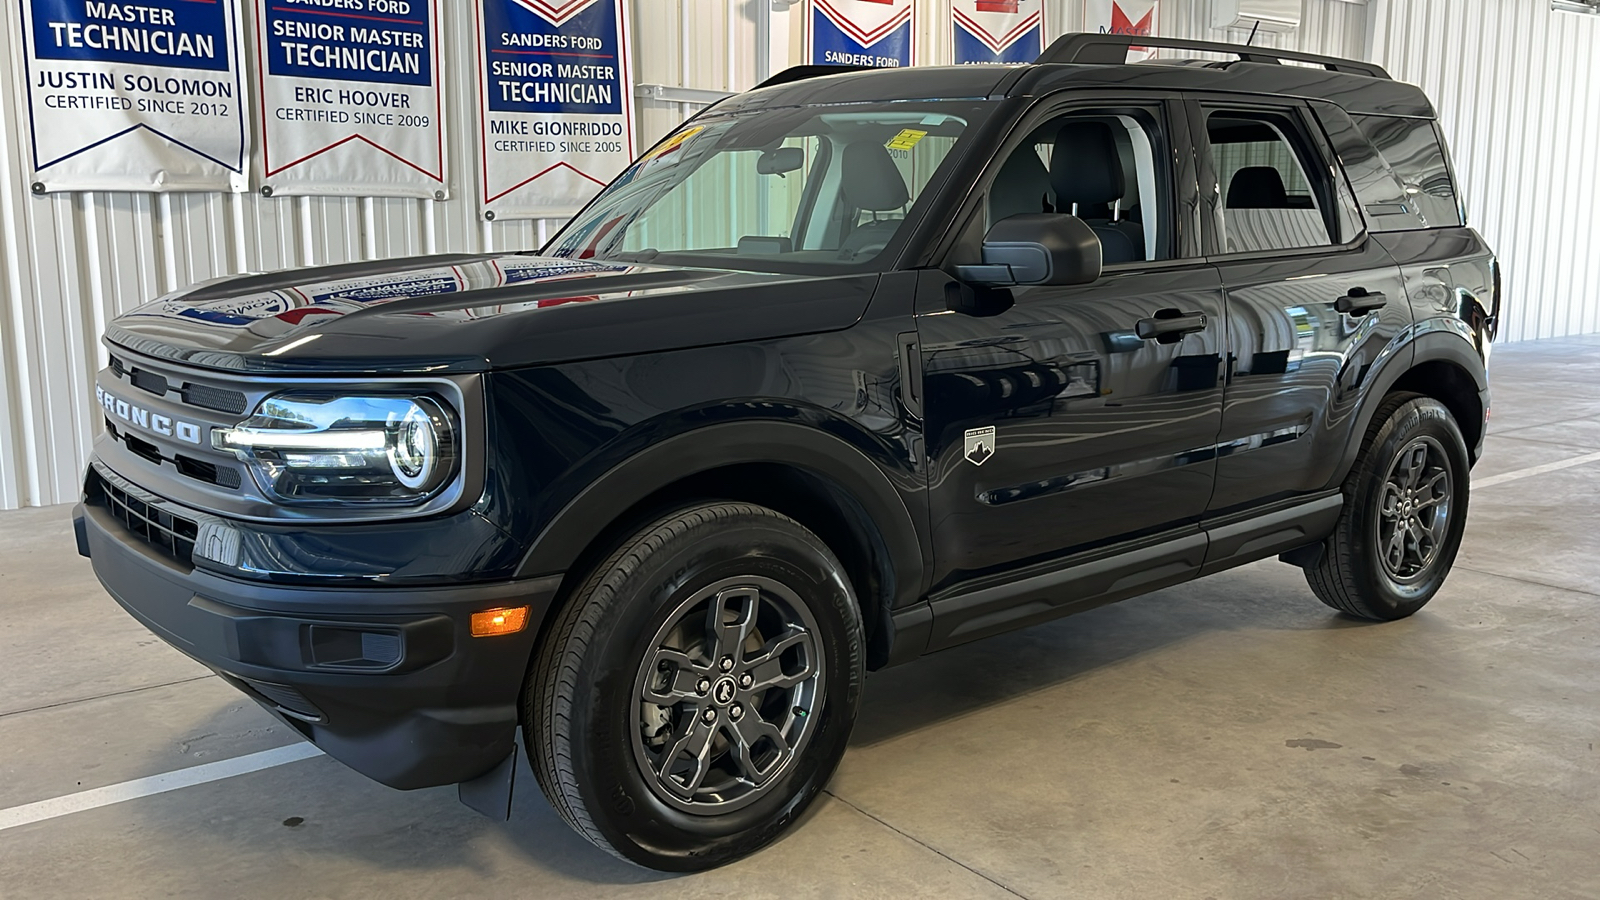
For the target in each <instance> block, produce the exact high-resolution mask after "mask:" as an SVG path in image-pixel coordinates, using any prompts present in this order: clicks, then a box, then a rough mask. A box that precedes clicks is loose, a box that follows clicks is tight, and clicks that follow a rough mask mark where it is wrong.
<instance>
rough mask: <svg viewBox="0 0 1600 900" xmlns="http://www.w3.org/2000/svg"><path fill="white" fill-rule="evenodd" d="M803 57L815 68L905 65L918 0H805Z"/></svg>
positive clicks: (912, 46)
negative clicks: (804, 46) (804, 54)
mask: <svg viewBox="0 0 1600 900" xmlns="http://www.w3.org/2000/svg"><path fill="white" fill-rule="evenodd" d="M807 6H808V7H809V9H807V10H806V59H808V60H810V61H811V64H812V65H817V66H877V67H879V68H889V67H893V66H909V65H911V64H912V63H913V62H915V61H916V56H917V54H916V43H917V0H807Z"/></svg>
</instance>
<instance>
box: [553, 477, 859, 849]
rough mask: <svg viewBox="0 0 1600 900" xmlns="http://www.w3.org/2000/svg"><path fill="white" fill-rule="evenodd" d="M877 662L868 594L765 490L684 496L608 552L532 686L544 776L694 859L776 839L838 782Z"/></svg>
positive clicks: (588, 814) (570, 806)
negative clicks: (768, 500)
mask: <svg viewBox="0 0 1600 900" xmlns="http://www.w3.org/2000/svg"><path fill="white" fill-rule="evenodd" d="M863 675H864V664H863V653H862V641H861V626H860V618H859V613H858V610H857V607H856V602H855V598H854V596H853V594H852V592H851V589H850V585H849V583H848V581H847V580H846V579H845V577H844V574H843V570H842V568H841V566H840V565H839V562H838V560H837V559H836V558H835V557H834V555H833V554H832V553H831V552H830V551H829V550H828V548H827V547H826V546H825V545H824V544H823V543H822V542H821V541H820V540H819V539H818V538H817V537H816V536H815V535H813V534H811V532H809V531H807V530H806V529H805V528H803V527H802V526H800V525H799V524H798V523H796V522H794V521H793V520H791V519H789V518H787V517H784V516H782V515H780V514H779V513H776V512H773V511H772V510H769V509H765V508H763V507H759V506H752V505H747V504H735V503H723V504H715V505H706V506H701V507H697V508H693V509H688V510H684V511H682V512H679V513H675V514H673V515H672V516H669V517H667V518H665V519H662V520H661V521H659V522H657V523H655V524H654V525H651V526H650V527H649V528H646V529H644V530H642V531H640V532H639V533H638V534H636V535H634V536H633V537H631V538H629V539H628V540H627V541H625V542H624V543H623V545H622V546H621V548H619V549H618V550H617V551H616V552H615V553H614V554H612V556H611V557H610V558H609V559H607V560H606V561H605V562H603V563H602V564H601V565H600V566H598V567H597V568H596V569H595V571H594V572H593V573H592V574H591V575H590V576H589V577H588V579H587V580H586V581H585V583H584V584H583V586H582V587H581V588H580V589H579V591H578V593H577V594H576V595H575V596H574V597H573V598H572V600H571V602H570V603H568V605H567V606H566V607H565V609H564V610H563V611H562V613H561V614H560V615H559V617H558V618H557V620H556V622H555V623H554V624H553V626H552V628H551V630H550V632H549V636H548V637H547V639H546V640H545V642H544V644H543V646H542V647H541V650H540V653H539V655H538V658H537V660H536V661H535V664H534V667H533V669H532V671H531V672H530V673H529V685H528V690H527V691H526V692H525V698H526V699H525V706H524V710H523V727H524V731H525V733H526V735H527V738H528V746H529V748H530V755H531V756H532V758H533V764H534V771H535V775H536V776H537V777H538V780H539V784H540V786H541V787H542V788H543V789H544V792H545V795H546V796H547V797H549V798H550V801H551V803H552V804H554V806H555V807H556V809H557V810H558V811H559V812H560V813H561V815H562V816H563V817H564V818H565V819H566V820H567V822H568V823H569V824H571V825H572V826H573V827H574V828H575V829H577V830H578V831H579V832H580V833H581V834H583V835H584V836H585V837H587V838H589V839H590V840H591V841H593V842H594V843H595V844H597V845H599V846H600V847H602V848H603V849H606V850H608V851H610V852H612V853H614V854H616V855H618V856H621V857H623V858H624V859H628V860H631V861H633V862H636V863H639V864H641V865H645V866H650V867H652V868H657V869H664V870H672V871H692V870H697V869H705V868H710V867H712V866H717V865H721V864H723V863H726V862H730V861H732V860H735V859H738V858H739V857H741V856H744V855H746V854H748V853H751V852H753V851H754V850H757V849H759V848H760V847H762V846H763V845H765V844H767V843H768V842H770V841H772V840H773V839H774V838H776V837H777V836H778V835H780V834H781V833H782V832H783V831H784V829H785V828H787V827H788V826H789V825H790V824H791V823H792V822H793V821H794V819H795V818H796V817H797V816H798V815H799V814H800V813H801V811H803V810H804V809H805V807H806V806H807V805H808V804H809V803H810V802H811V801H812V800H813V799H814V798H815V797H816V795H817V793H818V792H820V791H821V790H822V787H823V786H824V785H825V784H826V783H827V781H828V778H829V777H830V776H831V775H832V774H833V770H834V768H835V767H836V766H837V765H838V762H839V758H840V757H841V756H842V755H843V753H844V747H845V742H846V740H847V739H848V737H849V734H850V730H851V727H852V726H853V724H854V721H855V715H856V709H857V706H858V705H859V700H860V695H861V683H862V679H863Z"/></svg>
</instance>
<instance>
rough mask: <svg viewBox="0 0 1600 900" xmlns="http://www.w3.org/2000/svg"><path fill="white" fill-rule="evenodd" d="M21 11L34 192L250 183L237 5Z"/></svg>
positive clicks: (191, 0)
mask: <svg viewBox="0 0 1600 900" xmlns="http://www.w3.org/2000/svg"><path fill="white" fill-rule="evenodd" d="M21 6H22V34H23V44H24V45H25V46H24V48H23V50H24V52H23V67H24V77H25V78H26V79H27V89H28V112H29V118H30V122H29V125H30V128H31V131H32V143H33V147H32V150H33V189H34V191H35V192H39V193H42V192H45V191H67V190H120V191H214V190H231V191H243V190H244V189H245V188H246V187H247V186H248V185H247V181H248V176H247V174H246V172H245V158H246V146H245V128H244V82H243V79H242V78H240V71H239V69H240V65H239V59H240V47H241V43H240V40H239V21H238V16H237V13H236V12H235V5H234V4H232V3H220V2H199V0H141V2H140V3H138V4H131V3H109V2H95V0H22V3H21Z"/></svg>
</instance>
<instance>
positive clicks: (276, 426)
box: [211, 394, 458, 506]
mask: <svg viewBox="0 0 1600 900" xmlns="http://www.w3.org/2000/svg"><path fill="white" fill-rule="evenodd" d="M447 409H448V408H447V407H446V406H445V404H444V403H443V402H442V401H440V400H439V399H438V398H436V397H433V396H431V395H414V396H372V397H345V396H336V395H328V394H280V395H278V396H276V397H268V398H267V399H266V400H263V401H262V402H261V406H260V407H259V408H257V410H256V412H255V414H254V415H252V416H251V417H250V418H249V419H247V420H245V421H244V422H243V423H242V424H240V425H239V426H238V427H237V428H232V429H220V428H219V429H216V430H214V431H213V432H212V433H211V442H212V444H213V445H214V446H215V447H216V448H217V449H218V450H226V451H232V452H233V453H234V454H235V455H236V456H238V457H239V459H240V460H241V461H243V462H244V463H245V465H246V466H248V467H249V469H250V472H251V474H252V475H254V476H255V479H256V483H257V484H259V485H260V486H261V490H262V491H263V492H265V493H266V495H267V496H268V497H271V498H272V499H274V500H277V501H280V502H283V503H324V504H325V503H329V502H334V503H340V504H358V505H363V506H383V505H389V506H400V505H413V504H417V503H421V502H423V501H424V500H427V499H428V498H429V497H432V496H433V495H435V494H437V493H438V492H439V491H440V490H441V489H442V488H444V487H445V486H446V485H448V484H449V483H450V481H451V479H452V478H454V477H455V474H456V471H457V468H458V466H457V452H456V451H457V446H458V444H457V440H456V427H455V424H454V422H453V421H452V417H451V415H450V413H449V412H447Z"/></svg>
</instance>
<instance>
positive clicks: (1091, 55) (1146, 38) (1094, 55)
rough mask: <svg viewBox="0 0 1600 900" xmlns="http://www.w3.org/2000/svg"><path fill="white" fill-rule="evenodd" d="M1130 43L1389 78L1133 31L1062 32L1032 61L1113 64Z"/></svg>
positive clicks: (1357, 67)
mask: <svg viewBox="0 0 1600 900" xmlns="http://www.w3.org/2000/svg"><path fill="white" fill-rule="evenodd" d="M1130 47H1157V48H1160V49H1163V50H1197V51H1201V52H1205V53H1230V54H1234V55H1236V56H1238V57H1239V58H1240V59H1241V60H1243V61H1245V62H1258V63H1272V64H1275V65H1276V64H1281V63H1282V62H1283V61H1284V60H1286V59H1290V60H1294V61H1295V62H1304V63H1315V64H1316V65H1319V66H1322V67H1323V68H1325V69H1327V70H1329V71H1331V72H1348V73H1350V74H1352V75H1366V76H1369V77H1372V78H1384V79H1388V78H1389V77H1390V76H1389V73H1388V72H1387V71H1385V70H1384V68H1383V67H1382V66H1380V65H1378V64H1377V63H1369V62H1361V61H1359V60H1354V59H1341V58H1339V57H1337V56H1318V55H1316V54H1314V53H1298V52H1295V51H1293V50H1274V49H1272V48H1270V47H1247V46H1245V45H1244V44H1221V43H1216V42H1214V41H1191V40H1186V39H1183V38H1169V37H1156V36H1155V35H1144V34H1140V35H1132V34H1064V35H1062V36H1061V37H1058V38H1056V39H1055V41H1054V43H1052V44H1051V45H1050V46H1049V47H1047V48H1045V51H1044V52H1043V53H1041V54H1039V58H1038V59H1037V60H1034V62H1035V63H1088V64H1091V65H1102V66H1116V65H1122V64H1123V63H1126V62H1127V61H1128V49H1129V48H1130Z"/></svg>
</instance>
